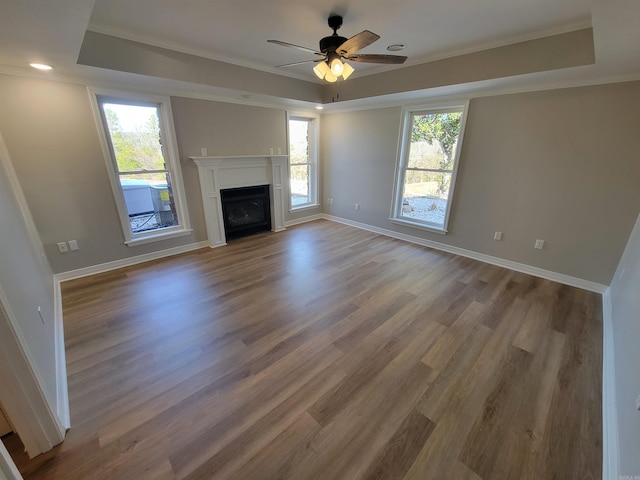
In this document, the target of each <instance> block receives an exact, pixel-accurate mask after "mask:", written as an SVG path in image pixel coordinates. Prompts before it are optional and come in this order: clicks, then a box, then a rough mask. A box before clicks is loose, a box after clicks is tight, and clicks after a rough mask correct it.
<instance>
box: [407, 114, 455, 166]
mask: <svg viewBox="0 0 640 480" xmlns="http://www.w3.org/2000/svg"><path fill="white" fill-rule="evenodd" d="M461 118H462V113H461V112H453V113H428V114H415V115H413V123H412V126H411V143H410V145H409V158H408V163H407V167H408V168H428V169H440V170H451V169H452V168H453V160H454V158H455V153H456V152H455V149H456V145H457V142H458V134H459V133H460V121H461Z"/></svg>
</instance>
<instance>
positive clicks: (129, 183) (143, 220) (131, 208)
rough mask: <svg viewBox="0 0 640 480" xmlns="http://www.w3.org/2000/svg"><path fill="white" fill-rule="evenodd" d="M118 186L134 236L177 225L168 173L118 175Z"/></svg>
mask: <svg viewBox="0 0 640 480" xmlns="http://www.w3.org/2000/svg"><path fill="white" fill-rule="evenodd" d="M120 185H121V186H122V193H123V195H124V201H125V204H126V205H127V213H128V214H129V222H130V224H131V231H132V232H133V233H134V234H136V233H141V232H149V231H153V230H159V229H161V228H167V227H174V226H176V225H178V221H177V218H178V217H177V215H176V206H175V203H174V200H173V188H172V185H171V176H170V175H169V174H168V173H154V174H138V175H120Z"/></svg>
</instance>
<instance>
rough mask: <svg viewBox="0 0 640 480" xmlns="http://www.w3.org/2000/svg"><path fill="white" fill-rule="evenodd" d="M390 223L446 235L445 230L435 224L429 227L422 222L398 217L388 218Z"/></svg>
mask: <svg viewBox="0 0 640 480" xmlns="http://www.w3.org/2000/svg"><path fill="white" fill-rule="evenodd" d="M389 220H390V221H391V223H395V224H397V225H404V226H405V227H411V228H416V229H418V230H424V231H427V232H432V233H438V234H440V235H446V234H447V231H446V230H445V229H444V228H438V227H436V226H433V227H430V226H429V225H426V224H424V223H419V222H412V221H410V220H404V219H400V218H390V219H389Z"/></svg>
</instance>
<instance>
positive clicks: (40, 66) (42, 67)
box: [29, 63, 53, 70]
mask: <svg viewBox="0 0 640 480" xmlns="http://www.w3.org/2000/svg"><path fill="white" fill-rule="evenodd" d="M29 65H31V66H32V67H33V68H37V69H38V70H51V69H52V68H53V67H52V66H51V65H47V64H44V63H30V64H29Z"/></svg>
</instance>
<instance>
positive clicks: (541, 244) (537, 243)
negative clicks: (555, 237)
mask: <svg viewBox="0 0 640 480" xmlns="http://www.w3.org/2000/svg"><path fill="white" fill-rule="evenodd" d="M542 247H544V240H536V244H535V248H537V249H538V250H542Z"/></svg>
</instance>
